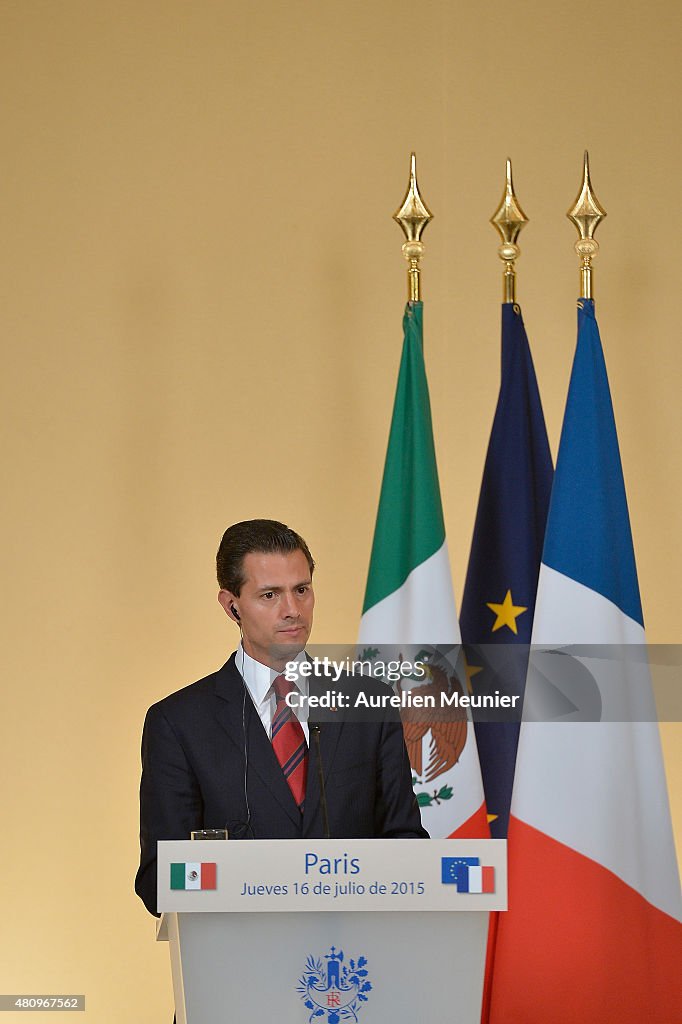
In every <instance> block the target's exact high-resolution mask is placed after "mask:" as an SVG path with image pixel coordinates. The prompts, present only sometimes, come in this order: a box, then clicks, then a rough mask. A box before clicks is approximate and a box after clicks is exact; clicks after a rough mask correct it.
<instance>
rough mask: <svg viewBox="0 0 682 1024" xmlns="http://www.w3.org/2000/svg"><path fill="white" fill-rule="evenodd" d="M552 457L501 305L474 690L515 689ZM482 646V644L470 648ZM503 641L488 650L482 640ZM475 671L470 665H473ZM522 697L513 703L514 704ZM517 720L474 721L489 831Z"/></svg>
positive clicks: (536, 397)
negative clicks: (497, 390) (499, 371)
mask: <svg viewBox="0 0 682 1024" xmlns="http://www.w3.org/2000/svg"><path fill="white" fill-rule="evenodd" d="M552 476H553V470H552V457H551V454H550V450H549V442H548V440H547V430H546V428H545V420H544V416H543V413H542V404H541V402H540V394H539V391H538V385H537V380H536V377H535V369H534V367H533V360H532V357H531V354H530V348H529V345H528V338H527V336H526V330H525V327H524V325H523V317H522V315H521V309H520V308H519V306H518V305H516V304H515V303H510V302H508V303H504V304H503V305H502V378H501V383H500V393H499V397H498V401H497V409H496V410H495V419H494V421H493V426H492V431H491V434H490V441H489V444H488V453H487V456H486V461H485V467H484V470H483V481H482V483H481V493H480V497H479V500H478V511H477V514H476V523H475V526H474V536H473V541H472V544H471V554H470V556H469V567H468V570H467V576H466V582H465V586H464V596H463V598H462V610H461V615H460V626H461V630H462V641H463V643H464V644H465V650H466V656H467V662H468V676H469V679H471V680H472V683H471V685H472V689H473V691H474V692H485V691H486V690H490V691H492V690H493V689H495V688H499V689H500V690H501V691H504V692H505V693H509V694H518V695H520V696H522V695H523V690H524V686H525V679H526V668H527V660H528V645H529V644H530V638H531V629H532V625H533V612H534V610H535V594H536V590H537V584H538V575H539V572H540V559H541V556H542V545H543V541H544V536H545V524H546V522H547V510H548V508H549V497H550V492H551V489H552ZM474 644H483V645H485V647H483V648H481V649H478V650H476V649H473V648H472V647H471V646H469V645H474ZM491 644H495V645H500V644H503V645H505V647H504V649H502V648H500V649H499V654H498V653H497V651H496V649H494V648H491V647H488V646H487V645H491ZM477 669H478V670H479V671H478V672H477V671H476V670H477ZM521 704H522V701H519V702H518V706H519V707H520V706H521ZM518 737H519V723H518V722H500V721H493V722H480V721H477V722H476V742H477V744H478V753H479V758H480V761H481V772H482V774H483V786H484V789H485V797H486V804H487V808H488V813H489V815H491V816H494V817H493V820H492V821H491V823H490V832H491V835H492V837H493V838H494V839H504V838H506V835H507V826H508V823H509V807H510V804H511V791H512V783H513V780H514V765H515V762H516V747H517V743H518Z"/></svg>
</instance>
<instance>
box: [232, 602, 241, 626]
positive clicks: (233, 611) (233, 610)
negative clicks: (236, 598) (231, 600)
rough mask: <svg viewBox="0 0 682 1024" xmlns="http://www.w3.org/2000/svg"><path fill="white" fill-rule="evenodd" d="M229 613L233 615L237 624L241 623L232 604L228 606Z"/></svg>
mask: <svg viewBox="0 0 682 1024" xmlns="http://www.w3.org/2000/svg"><path fill="white" fill-rule="evenodd" d="M230 611H231V612H232V614H233V615H234V617H235V619H236V620H237V622H241V621H242V620H241V619H240V617H239V612H238V611H237V609H236V608H235V606H234V605H233V604H231V605H230Z"/></svg>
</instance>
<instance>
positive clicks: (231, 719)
mask: <svg viewBox="0 0 682 1024" xmlns="http://www.w3.org/2000/svg"><path fill="white" fill-rule="evenodd" d="M215 693H216V698H217V700H216V717H217V719H218V722H219V723H220V725H221V726H222V728H223V729H224V730H225V732H226V733H227V734H228V735H229V736H230V738H231V740H232V742H233V743H235V744H236V746H238V747H239V748H240V749H244V747H245V745H246V746H247V748H248V763H249V769H253V770H254V771H255V772H257V773H258V775H259V776H260V778H261V779H262V781H263V783H264V784H265V785H266V786H267V788H268V790H269V791H270V793H271V794H272V796H273V797H274V798H275V799H276V800H277V801H278V802H279V803H280V804H281V805H282V808H283V809H284V810H285V811H286V813H287V814H288V816H289V817H290V818H291V820H292V821H293V822H294V824H295V825H299V826H300V824H301V812H300V811H299V809H298V807H297V806H296V801H295V800H294V798H293V796H292V794H291V790H290V789H289V784H288V783H287V780H286V779H285V778H284V775H283V774H282V769H281V768H280V765H279V762H278V761H277V758H276V757H275V752H274V750H273V749H272V744H271V742H270V738H269V736H268V735H267V733H266V732H265V729H264V728H263V723H262V722H261V720H260V718H259V716H258V714H257V713H256V709H255V708H254V706H253V701H252V700H251V697H250V695H249V693H248V691H247V689H246V686H245V684H244V680H243V679H242V676H241V673H240V672H239V670H238V669H237V667H236V665H235V658H234V654H233V655H232V657H231V658H230V660H229V661H228V662H227V664H225V665H223V667H222V668H221V669H220V671H219V673H218V679H217V681H216V689H215ZM245 730H246V737H248V740H247V741H246V744H245V735H244V733H245ZM323 757H324V755H323ZM308 779H309V780H310V765H309V766H308ZM306 802H307V800H306Z"/></svg>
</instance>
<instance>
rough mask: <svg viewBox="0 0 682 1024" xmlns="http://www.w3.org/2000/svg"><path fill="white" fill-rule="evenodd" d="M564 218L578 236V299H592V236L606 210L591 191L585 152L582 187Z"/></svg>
mask: <svg viewBox="0 0 682 1024" xmlns="http://www.w3.org/2000/svg"><path fill="white" fill-rule="evenodd" d="M566 216H567V217H568V219H569V220H571V221H573V223H574V224H575V226H576V228H577V229H578V234H579V235H580V237H579V238H578V241H577V242H576V243H575V251H576V252H577V254H578V256H579V257H580V298H582V299H592V298H594V296H593V294H592V260H593V259H594V257H595V256H596V255H597V253H598V252H599V242H597V241H596V240H595V239H594V237H593V236H594V232H595V231H596V230H597V227H598V226H599V224H600V223H601V221H603V219H604V217H605V216H606V210H605V209H604V207H603V206H602V205H601V203H600V202H599V200H598V199H597V197H596V196H595V194H594V192H593V191H592V182H591V181H590V156H589V153H588V152H587V150H585V157H584V161H583V183H582V187H581V189H580V192H579V193H578V196H577V198H576V201H575V203H574V204H573V206H572V207H571V208H570V210H569V211H568V212H567V214H566Z"/></svg>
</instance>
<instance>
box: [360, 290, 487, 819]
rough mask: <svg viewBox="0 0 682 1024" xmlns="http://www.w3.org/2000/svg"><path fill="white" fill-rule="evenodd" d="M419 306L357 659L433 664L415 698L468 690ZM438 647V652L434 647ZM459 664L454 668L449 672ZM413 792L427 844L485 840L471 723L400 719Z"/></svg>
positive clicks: (409, 314)
mask: <svg viewBox="0 0 682 1024" xmlns="http://www.w3.org/2000/svg"><path fill="white" fill-rule="evenodd" d="M422 312H423V306H422V303H421V302H409V303H408V304H407V307H406V309H405V316H404V318H403V329H404V343H403V352H402V359H401V363H400V371H399V374H398V387H397V391H396V396H395V404H394V407H393V419H392V422H391V430H390V435H389V441H388V451H387V453H386V463H385V466H384V476H383V482H382V485H381V497H380V499H379V511H378V513H377V521H376V527H375V531H374V543H373V545H372V555H371V559H370V566H369V574H368V578H367V589H366V593H365V601H364V607H363V613H362V620H361V623H360V635H359V642H360V656H361V657H362V658H363V660H366V659H368V658H370V659H372V658H376V659H380V660H382V661H387V660H390V659H393V658H400V657H402V658H403V659H404V660H410V661H414V660H415V658H418V657H419V656H420V655H423V657H424V659H425V660H426V661H427V663H428V662H429V661H430V662H431V666H430V670H429V673H428V674H427V676H426V678H424V679H422V680H416V679H415V680H412V681H411V680H406V681H405V683H403V684H401V685H403V687H404V686H405V684H407V685H408V686H410V687H416V686H418V685H419V686H421V687H422V688H423V689H421V690H420V693H424V694H426V693H428V692H433V693H434V695H435V696H436V698H437V706H438V705H439V704H440V698H439V697H438V692H439V691H443V690H448V691H449V692H450V691H451V689H452V687H459V688H460V689H461V688H462V685H464V686H466V683H467V678H466V665H465V664H464V661H463V658H462V655H461V646H460V645H461V637H460V632H459V624H458V621H457V611H456V608H455V598H454V594H453V590H452V578H451V575H450V561H449V558H448V549H447V543H446V540H445V524H444V522H443V510H442V506H441V499H440V487H439V484H438V469H437V466H436V453H435V449H434V444H433V428H432V425H431V404H430V401H429V390H428V384H427V381H426V369H425V366H424V351H423V340H422V337H423V336H422ZM434 647H438V649H439V651H438V653H436V654H434V653H433V650H432V649H433V648H434ZM455 666H457V671H455ZM403 725H404V729H405V741H406V744H407V749H408V754H409V756H410V763H411V765H412V776H413V782H414V789H415V794H416V796H417V800H418V802H419V805H420V808H421V812H422V822H423V824H424V827H425V828H426V829H427V830H428V832H429V834H430V835H431V836H432V837H433V838H438V837H443V836H452V837H457V838H469V837H472V838H477V837H481V838H484V837H487V836H488V835H489V831H488V823H487V818H486V812H485V802H484V798H483V786H482V783H481V771H480V766H479V763H478V753H477V749H476V739H475V736H474V729H473V724H472V723H471V722H470V721H468V720H467V719H466V718H465V717H461V718H460V719H458V720H453V716H452V714H450V716H449V720H447V721H443V720H440V721H439V720H437V716H433V718H432V719H431V720H430V721H429V720H425V716H424V713H423V711H422V712H421V713H417V714H415V715H414V717H412V716H411V715H410V711H409V709H406V710H405V711H404V712H403Z"/></svg>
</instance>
